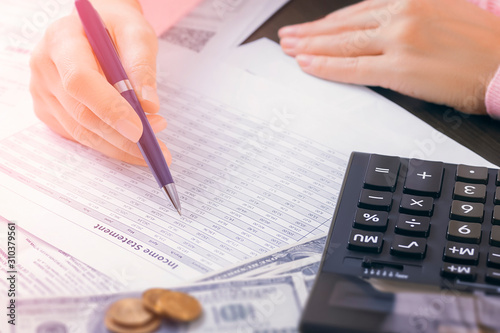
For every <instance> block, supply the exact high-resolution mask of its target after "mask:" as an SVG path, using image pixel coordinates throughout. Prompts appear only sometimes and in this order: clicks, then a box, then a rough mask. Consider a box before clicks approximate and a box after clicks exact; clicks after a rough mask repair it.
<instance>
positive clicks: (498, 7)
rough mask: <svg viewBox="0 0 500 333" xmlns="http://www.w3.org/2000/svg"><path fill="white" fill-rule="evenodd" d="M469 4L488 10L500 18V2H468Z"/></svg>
mask: <svg viewBox="0 0 500 333" xmlns="http://www.w3.org/2000/svg"><path fill="white" fill-rule="evenodd" d="M468 1H469V2H471V3H473V4H475V5H477V6H479V7H481V8H482V9H486V10H487V11H489V12H491V13H493V14H495V15H497V16H500V1H499V0H468Z"/></svg>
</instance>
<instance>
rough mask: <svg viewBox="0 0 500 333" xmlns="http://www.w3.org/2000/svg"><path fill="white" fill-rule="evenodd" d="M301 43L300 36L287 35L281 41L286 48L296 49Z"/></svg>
mask: <svg viewBox="0 0 500 333" xmlns="http://www.w3.org/2000/svg"><path fill="white" fill-rule="evenodd" d="M298 43H299V38H294V37H285V38H283V39H282V40H281V41H280V44H281V46H282V47H283V48H285V49H294V48H295V47H296V46H297V44H298Z"/></svg>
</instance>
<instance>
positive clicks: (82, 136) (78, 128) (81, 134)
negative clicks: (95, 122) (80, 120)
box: [69, 124, 88, 145]
mask: <svg viewBox="0 0 500 333" xmlns="http://www.w3.org/2000/svg"><path fill="white" fill-rule="evenodd" d="M69 132H70V134H71V136H72V137H73V139H75V141H77V142H80V143H82V144H84V145H87V144H86V143H87V137H88V135H87V130H86V129H85V128H84V127H83V126H82V125H80V124H75V125H74V126H73V128H71V130H70V131H69Z"/></svg>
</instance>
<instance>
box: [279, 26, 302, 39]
mask: <svg viewBox="0 0 500 333" xmlns="http://www.w3.org/2000/svg"><path fill="white" fill-rule="evenodd" d="M297 30H298V29H297V26H296V25H289V26H286V27H283V28H281V29H279V30H278V36H280V37H284V36H291V35H296V34H297Z"/></svg>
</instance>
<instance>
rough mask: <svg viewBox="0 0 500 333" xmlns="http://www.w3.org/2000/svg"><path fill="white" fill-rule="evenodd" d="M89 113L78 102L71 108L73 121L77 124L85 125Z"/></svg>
mask: <svg viewBox="0 0 500 333" xmlns="http://www.w3.org/2000/svg"><path fill="white" fill-rule="evenodd" d="M89 112H90V111H89V110H88V109H87V107H86V106H85V105H84V104H83V103H81V102H78V103H77V104H76V106H75V107H74V108H73V111H72V113H73V119H75V121H76V122H77V123H79V124H86V123H88V119H89V117H88V113H89Z"/></svg>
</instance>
